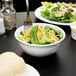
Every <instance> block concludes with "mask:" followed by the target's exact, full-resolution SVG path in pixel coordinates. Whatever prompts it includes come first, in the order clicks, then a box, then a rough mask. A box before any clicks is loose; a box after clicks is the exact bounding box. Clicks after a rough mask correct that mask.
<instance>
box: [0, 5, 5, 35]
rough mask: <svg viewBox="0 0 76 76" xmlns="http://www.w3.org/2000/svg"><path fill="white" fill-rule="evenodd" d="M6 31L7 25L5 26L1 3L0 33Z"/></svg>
mask: <svg viewBox="0 0 76 76" xmlns="http://www.w3.org/2000/svg"><path fill="white" fill-rule="evenodd" d="M4 33H5V26H4V18H3V14H2V13H1V4H0V35H3V34H4Z"/></svg>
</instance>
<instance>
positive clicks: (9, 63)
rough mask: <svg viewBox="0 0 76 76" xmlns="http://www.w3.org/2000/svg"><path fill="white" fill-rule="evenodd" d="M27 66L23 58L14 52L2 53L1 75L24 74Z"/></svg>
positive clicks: (18, 75)
mask: <svg viewBox="0 0 76 76" xmlns="http://www.w3.org/2000/svg"><path fill="white" fill-rule="evenodd" d="M25 67H26V64H25V62H24V60H23V58H21V57H19V56H18V55H16V54H15V53H13V52H5V53H3V54H1V55H0V76H22V74H23V73H24V71H25Z"/></svg>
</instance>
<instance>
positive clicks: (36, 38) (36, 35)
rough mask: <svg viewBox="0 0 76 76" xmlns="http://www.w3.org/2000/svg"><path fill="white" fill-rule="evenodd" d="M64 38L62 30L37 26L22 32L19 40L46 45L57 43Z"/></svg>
mask: <svg viewBox="0 0 76 76" xmlns="http://www.w3.org/2000/svg"><path fill="white" fill-rule="evenodd" d="M62 38H63V35H62V33H61V32H60V30H57V29H54V28H52V27H49V26H44V27H43V26H39V25H35V26H33V27H31V28H28V29H26V30H25V31H21V32H20V34H19V35H18V39H19V40H21V41H23V42H25V43H30V44H36V45H45V44H52V43H55V42H57V41H59V40H61V39H62Z"/></svg>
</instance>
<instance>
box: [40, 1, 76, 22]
mask: <svg viewBox="0 0 76 76" xmlns="http://www.w3.org/2000/svg"><path fill="white" fill-rule="evenodd" d="M41 4H42V6H45V7H43V8H44V10H42V11H41V16H42V17H43V18H46V19H48V20H51V21H56V22H60V23H71V22H74V21H76V14H75V13H73V11H69V10H68V9H69V8H70V7H72V8H74V9H76V4H74V3H64V2H57V3H51V2H41ZM72 8H70V10H73V9H72ZM65 9H66V11H65ZM58 13H59V14H58Z"/></svg>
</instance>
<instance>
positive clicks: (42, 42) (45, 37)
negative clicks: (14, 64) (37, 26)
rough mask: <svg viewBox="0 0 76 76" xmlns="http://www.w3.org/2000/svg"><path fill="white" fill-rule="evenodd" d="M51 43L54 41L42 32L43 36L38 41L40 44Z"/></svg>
mask: <svg viewBox="0 0 76 76" xmlns="http://www.w3.org/2000/svg"><path fill="white" fill-rule="evenodd" d="M51 43H54V41H53V40H51V39H49V38H48V37H47V34H46V32H44V34H43V37H42V41H41V42H40V44H51Z"/></svg>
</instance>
